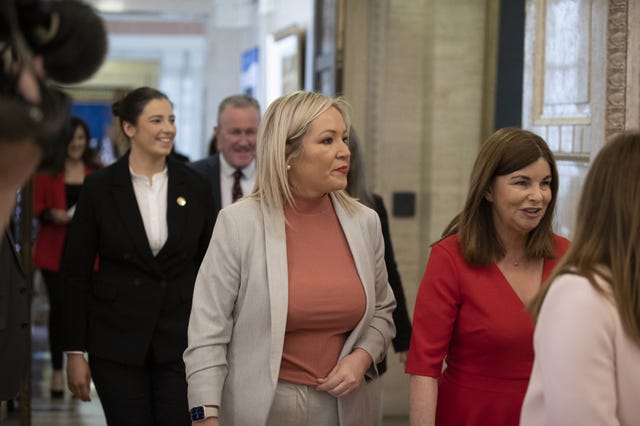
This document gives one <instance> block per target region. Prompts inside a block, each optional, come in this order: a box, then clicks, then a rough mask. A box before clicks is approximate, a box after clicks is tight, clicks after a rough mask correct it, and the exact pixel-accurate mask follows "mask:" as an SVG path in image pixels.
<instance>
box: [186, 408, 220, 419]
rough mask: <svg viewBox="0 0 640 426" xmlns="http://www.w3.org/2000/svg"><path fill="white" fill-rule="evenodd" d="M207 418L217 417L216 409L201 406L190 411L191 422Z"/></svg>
mask: <svg viewBox="0 0 640 426" xmlns="http://www.w3.org/2000/svg"><path fill="white" fill-rule="evenodd" d="M208 417H218V407H214V406H212V405H201V406H199V407H193V408H192V409H191V420H192V421H194V422H195V421H198V420H204V419H206V418H208Z"/></svg>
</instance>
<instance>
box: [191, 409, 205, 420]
mask: <svg viewBox="0 0 640 426" xmlns="http://www.w3.org/2000/svg"><path fill="white" fill-rule="evenodd" d="M202 419H204V407H195V408H192V409H191V420H202Z"/></svg>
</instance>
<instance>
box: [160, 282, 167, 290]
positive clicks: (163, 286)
mask: <svg viewBox="0 0 640 426" xmlns="http://www.w3.org/2000/svg"><path fill="white" fill-rule="evenodd" d="M160 287H162V288H167V282H166V281H165V280H162V281H160Z"/></svg>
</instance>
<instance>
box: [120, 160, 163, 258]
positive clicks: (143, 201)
mask: <svg viewBox="0 0 640 426" xmlns="http://www.w3.org/2000/svg"><path fill="white" fill-rule="evenodd" d="M129 171H130V172H131V182H132V183H133V192H134V193H135V194H136V201H138V209H139V210H140V215H141V216H142V223H144V231H145V232H146V234H147V239H148V240H149V246H150V247H151V252H152V253H153V255H154V256H155V255H157V254H158V253H159V252H160V250H161V249H162V246H164V243H166V242H167V237H168V236H169V229H168V226H167V186H168V182H169V174H168V172H167V167H166V166H165V168H164V170H162V171H161V172H160V173H156V174H154V175H153V177H152V178H151V184H149V179H148V178H147V177H146V176H142V175H138V174H136V173H134V171H133V169H132V168H131V166H129Z"/></svg>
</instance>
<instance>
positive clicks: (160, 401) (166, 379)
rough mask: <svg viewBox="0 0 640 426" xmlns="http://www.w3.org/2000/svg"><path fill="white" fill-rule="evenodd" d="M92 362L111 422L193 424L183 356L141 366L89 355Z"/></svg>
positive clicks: (127, 425) (114, 425)
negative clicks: (176, 359)
mask: <svg viewBox="0 0 640 426" xmlns="http://www.w3.org/2000/svg"><path fill="white" fill-rule="evenodd" d="M89 365H90V367H91V376H92V378H93V382H94V383H95V385H96V390H97V391H98V396H99V397H100V402H101V403H102V409H103V410H104V414H105V417H106V418H107V424H108V425H110V426H181V425H184V426H190V425H191V418H190V416H189V407H188V403H187V381H186V379H185V370H184V363H183V362H182V360H180V361H175V362H171V363H166V364H158V363H156V362H155V361H154V360H153V358H152V357H149V359H148V360H147V362H146V363H145V365H143V366H137V365H126V364H120V363H117V362H112V361H107V360H104V359H100V358H97V357H95V356H91V355H89Z"/></svg>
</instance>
